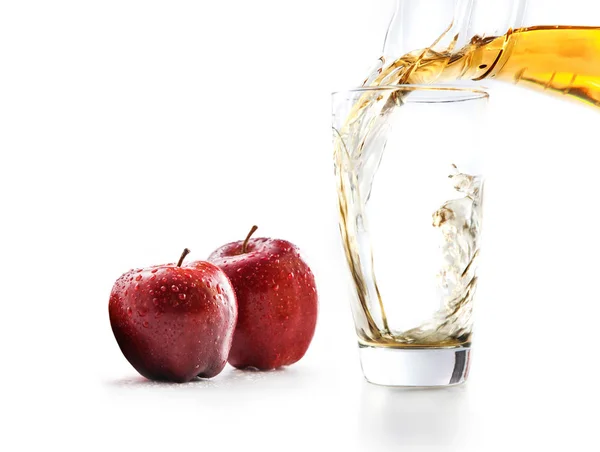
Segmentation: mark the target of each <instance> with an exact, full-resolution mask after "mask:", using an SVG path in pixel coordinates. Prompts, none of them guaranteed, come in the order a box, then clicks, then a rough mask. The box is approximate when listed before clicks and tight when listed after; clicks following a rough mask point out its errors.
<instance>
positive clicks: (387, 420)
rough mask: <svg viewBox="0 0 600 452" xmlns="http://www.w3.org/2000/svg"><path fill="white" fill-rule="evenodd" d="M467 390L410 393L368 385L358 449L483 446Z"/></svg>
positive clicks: (363, 396) (362, 404)
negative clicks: (472, 414) (474, 422)
mask: <svg viewBox="0 0 600 452" xmlns="http://www.w3.org/2000/svg"><path fill="white" fill-rule="evenodd" d="M466 389H467V388H464V387H455V388H448V389H446V390H444V391H419V390H417V391H411V390H409V391H407V390H404V389H401V388H396V389H390V388H383V387H380V386H375V385H370V384H367V383H365V384H364V385H363V387H362V390H361V396H360V410H359V422H358V428H359V430H358V434H359V442H358V446H359V447H361V448H362V449H363V450H365V451H370V450H382V451H385V450H389V451H397V450H405V449H404V448H408V450H413V449H411V448H417V447H429V448H431V450H444V451H450V450H452V451H464V450H467V448H468V446H473V445H479V444H477V441H476V439H475V438H474V437H476V436H477V435H476V434H475V432H473V426H472V422H473V420H472V418H471V414H470V411H471V406H470V405H471V404H470V401H469V391H468V390H466ZM438 448H439V449H438ZM478 449H479V450H485V449H483V448H478ZM417 450H420V449H417ZM425 450H430V449H428V448H427V449H425ZM469 450H470V449H469ZM476 450H477V449H476Z"/></svg>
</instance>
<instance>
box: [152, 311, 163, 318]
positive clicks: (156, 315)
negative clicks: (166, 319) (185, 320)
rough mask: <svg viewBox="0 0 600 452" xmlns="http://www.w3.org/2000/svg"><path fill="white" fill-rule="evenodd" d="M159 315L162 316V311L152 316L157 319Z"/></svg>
mask: <svg viewBox="0 0 600 452" xmlns="http://www.w3.org/2000/svg"><path fill="white" fill-rule="evenodd" d="M161 315H163V313H162V311H158V312H157V313H156V314H154V318H155V319H158V318H160V316H161Z"/></svg>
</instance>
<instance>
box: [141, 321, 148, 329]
mask: <svg viewBox="0 0 600 452" xmlns="http://www.w3.org/2000/svg"><path fill="white" fill-rule="evenodd" d="M142 326H143V327H144V328H148V321H147V320H144V323H142Z"/></svg>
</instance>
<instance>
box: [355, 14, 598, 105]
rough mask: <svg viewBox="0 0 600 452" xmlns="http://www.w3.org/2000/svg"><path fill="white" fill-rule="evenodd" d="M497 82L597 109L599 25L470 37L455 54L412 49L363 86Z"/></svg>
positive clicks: (533, 28) (524, 29)
mask: <svg viewBox="0 0 600 452" xmlns="http://www.w3.org/2000/svg"><path fill="white" fill-rule="evenodd" d="M450 47H453V46H450ZM460 79H470V80H483V79H491V80H500V81H503V82H509V83H514V84H518V85H523V86H527V87H530V88H534V89H537V90H541V91H545V92H548V93H553V94H556V95H559V96H567V97H571V98H574V99H577V100H580V101H583V102H585V103H587V104H589V105H593V106H596V107H600V27H579V26H559V25H552V26H536V27H528V28H519V29H516V30H511V31H509V32H508V33H506V34H505V35H503V36H497V37H486V38H481V37H478V36H475V37H473V39H471V42H470V43H469V44H468V45H466V46H465V47H463V48H462V49H460V50H458V51H452V49H451V48H450V49H448V50H446V51H442V52H436V51H434V50H432V49H430V48H427V49H422V50H415V51H413V52H410V53H408V54H406V55H404V56H403V57H401V58H399V59H398V60H396V61H394V62H392V63H391V64H389V65H388V66H384V67H383V69H382V70H380V71H379V73H378V74H377V75H376V76H375V77H371V78H370V80H369V81H368V82H366V84H367V85H368V86H379V85H396V84H428V83H435V82H438V83H439V82H448V81H453V80H460Z"/></svg>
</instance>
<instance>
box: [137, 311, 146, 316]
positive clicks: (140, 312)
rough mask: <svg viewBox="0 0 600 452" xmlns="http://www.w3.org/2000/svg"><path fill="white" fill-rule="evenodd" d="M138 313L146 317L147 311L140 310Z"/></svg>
mask: <svg viewBox="0 0 600 452" xmlns="http://www.w3.org/2000/svg"><path fill="white" fill-rule="evenodd" d="M137 313H138V315H139V316H140V317H145V316H146V311H138V312H137Z"/></svg>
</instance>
